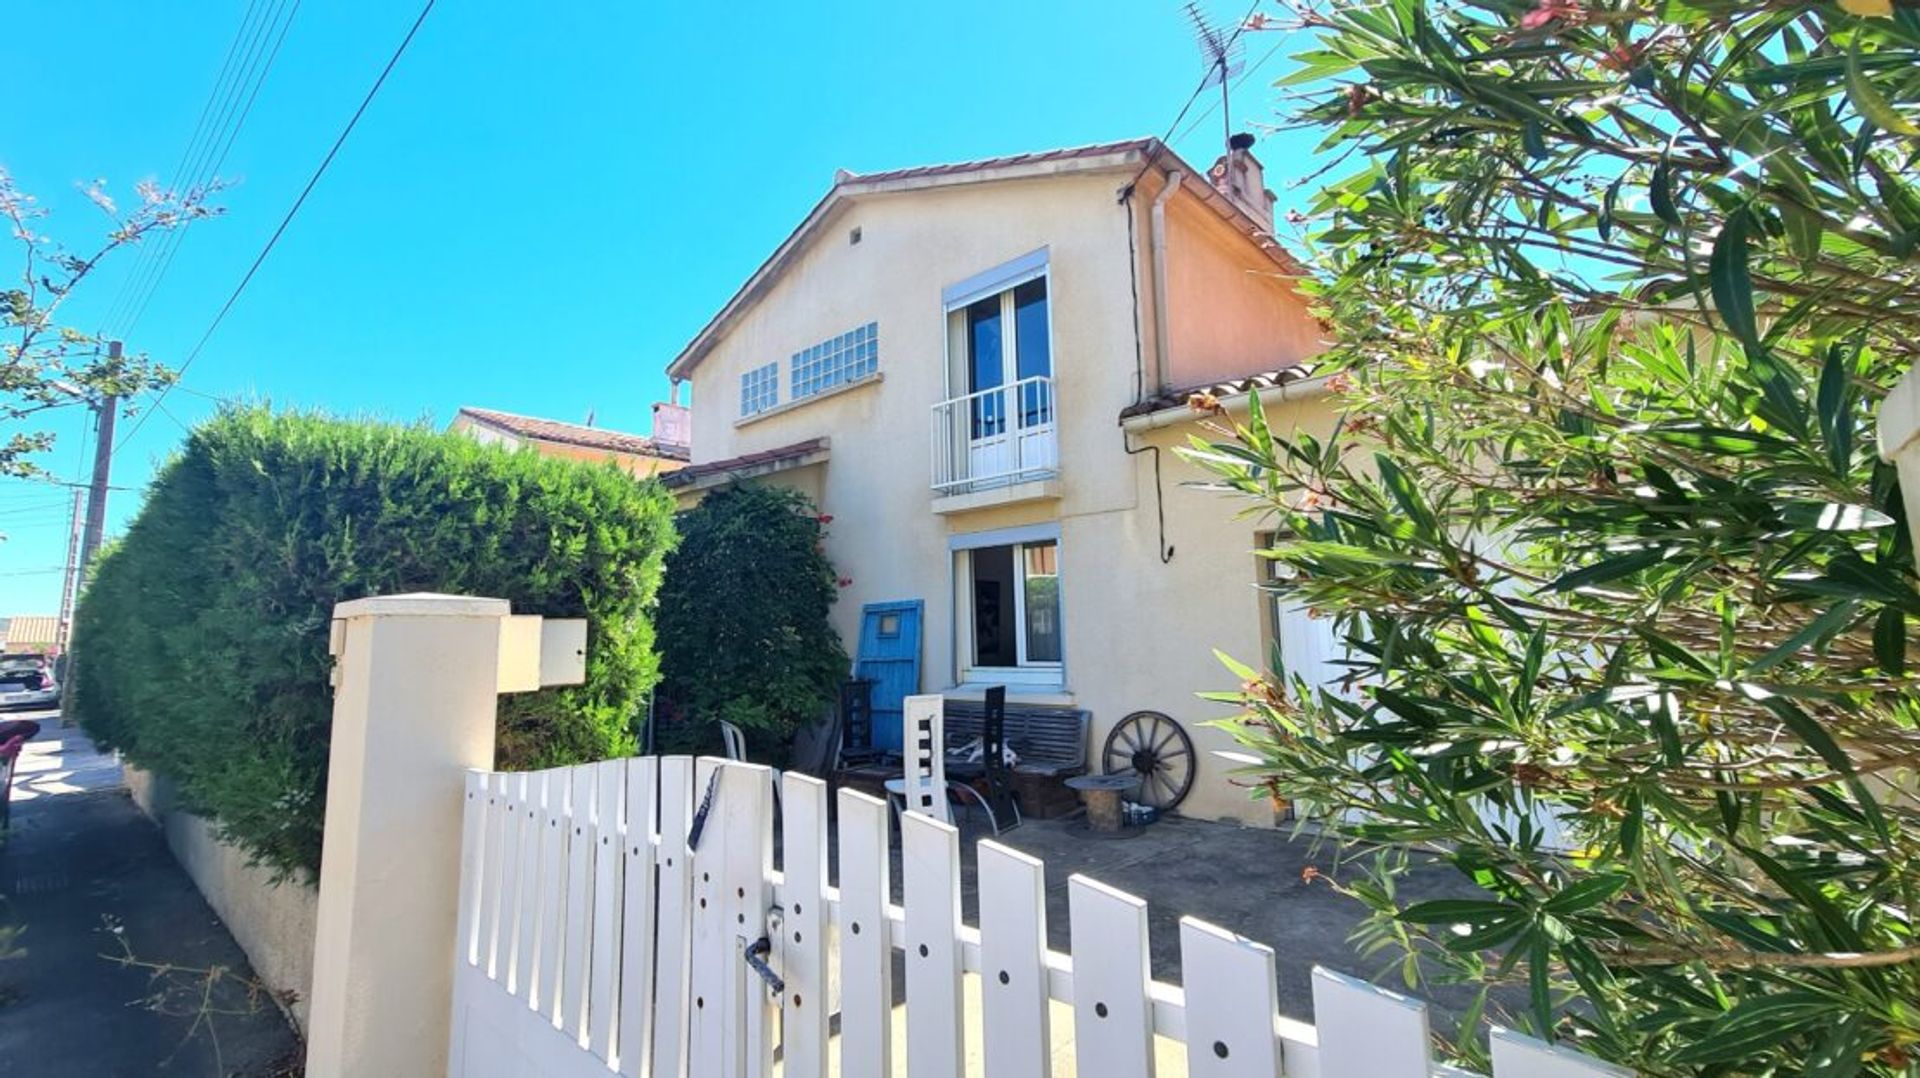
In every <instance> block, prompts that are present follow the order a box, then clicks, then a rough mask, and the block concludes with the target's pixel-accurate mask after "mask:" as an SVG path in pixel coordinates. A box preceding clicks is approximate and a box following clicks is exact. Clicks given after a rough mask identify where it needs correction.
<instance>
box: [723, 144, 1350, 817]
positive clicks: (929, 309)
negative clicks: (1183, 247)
mask: <svg viewBox="0 0 1920 1078" xmlns="http://www.w3.org/2000/svg"><path fill="white" fill-rule="evenodd" d="M1127 179H1128V175H1126V174H1121V173H1093V174H1077V175H1063V176H1056V177H1050V178H1046V179H1029V180H1020V181H1012V182H1006V183H997V184H979V185H971V186H960V187H952V188H945V189H936V190H927V191H919V192H913V193H902V194H888V195H876V196H868V197H866V198H863V199H860V200H857V201H855V202H854V203H852V204H851V205H850V206H849V207H848V208H847V209H845V210H844V211H843V212H841V213H840V214H839V215H838V216H837V217H836V218H835V219H832V220H829V221H828V222H827V223H826V224H825V225H824V227H822V228H821V229H820V230H819V232H818V233H817V235H816V238H815V239H814V240H813V242H812V243H811V244H810V245H809V246H808V248H807V249H805V250H803V251H802V252H801V253H800V254H799V256H798V257H797V258H796V259H795V260H794V261H793V262H792V263H791V264H790V265H789V266H788V268H787V269H786V270H785V272H784V273H782V274H781V275H779V277H778V278H777V279H776V280H775V281H774V283H773V284H772V285H771V286H770V287H769V289H768V290H767V291H766V293H765V294H764V295H763V296H762V297H761V298H760V300H759V302H757V303H756V304H754V305H752V306H751V307H749V308H748V309H747V310H746V311H745V312H744V314H742V315H741V316H740V317H739V318H738V319H737V321H736V323H735V324H734V325H733V326H731V327H730V328H729V329H728V331H727V332H726V333H725V334H724V335H723V336H722V337H721V339H720V340H719V341H718V343H717V344H716V346H715V347H714V349H713V350H712V352H710V353H709V354H708V355H707V356H706V357H705V358H704V359H703V360H702V361H701V363H700V365H699V366H698V367H697V368H696V369H695V370H694V372H693V374H692V379H691V380H692V383H693V389H694V392H693V400H694V407H695V408H696V410H697V411H698V412H699V414H698V416H697V417H696V422H695V424H694V443H693V462H694V464H695V465H698V464H700V463H702V462H706V461H712V460H720V459H726V458H729V457H734V456H738V455H740V454H745V453H752V452H758V451H763V450H768V449H774V448H778V447H780V446H785V445H790V444H793V443H795V442H799V441H803V440H805V439H808V438H814V437H820V436H826V437H828V438H830V439H831V450H830V452H831V456H830V459H829V460H828V461H827V462H826V463H825V464H823V465H816V466H810V467H807V468H801V469H795V470H793V471H789V472H784V473H778V474H775V475H772V476H769V477H768V478H767V479H765V480H762V481H765V482H774V483H780V484H783V485H789V486H796V487H799V488H800V489H803V490H806V491H807V492H808V493H809V494H810V495H812V496H813V497H814V498H815V499H816V501H818V502H819V504H820V506H821V509H822V511H823V512H826V513H829V514H831V515H832V516H833V522H832V524H831V526H830V528H829V531H830V538H829V554H830V556H831V557H832V559H833V562H834V564H835V566H836V568H837V570H838V571H839V574H840V575H841V576H842V577H843V578H848V579H850V581H851V583H850V584H848V585H847V586H846V587H845V589H844V590H843V592H842V593H841V598H840V602H839V604H838V605H837V607H836V609H835V611H834V624H835V627H836V628H837V629H838V630H839V632H840V633H841V635H842V638H843V639H845V640H846V641H847V642H848V649H849V651H852V650H853V648H854V646H855V644H856V642H857V640H858V638H859V622H860V611H861V607H862V605H863V604H866V603H870V602H877V601H883V600H897V599H921V600H923V601H924V602H925V603H926V618H925V629H924V640H923V648H924V651H923V656H922V688H923V690H924V691H929V692H938V691H942V690H946V689H949V688H952V687H953V686H954V684H955V681H956V677H957V664H958V656H957V654H956V650H957V649H956V640H955V595H954V579H953V565H954V557H953V554H952V553H951V551H950V549H949V546H950V544H949V539H950V537H951V536H955V535H961V534H964V533H971V532H981V531H990V530H994V529H1000V528H1008V527H1016V526H1021V525H1028V524H1043V523H1057V525H1058V527H1059V529H1060V551H1059V564H1060V574H1061V584H1060V591H1061V596H1062V612H1061V617H1062V621H1063V624H1064V629H1065V634H1064V667H1065V673H1064V681H1065V684H1064V696H1065V697H1066V698H1069V699H1070V700H1071V702H1072V703H1074V704H1076V705H1077V706H1081V707H1085V708H1087V709H1088V710H1089V711H1090V712H1091V713H1092V716H1093V744H1092V747H1091V749H1090V753H1092V754H1094V755H1095V756H1096V760H1095V768H1096V769H1097V768H1098V763H1097V752H1098V748H1099V746H1100V743H1101V741H1102V740H1103V739H1104V738H1105V736H1106V733H1107V731H1108V730H1109V729H1110V728H1111V726H1112V724H1113V723H1115V722H1116V721H1118V720H1119V719H1121V718H1122V717H1123V716H1125V715H1126V714H1128V713H1130V712H1133V711H1137V710H1142V709H1152V710H1158V711H1164V712H1166V713H1168V714H1170V715H1173V716H1175V717H1176V718H1178V719H1179V720H1180V721H1181V722H1182V723H1183V724H1184V725H1186V726H1187V728H1188V730H1189V731H1190V732H1191V733H1192V735H1193V737H1194V739H1195V741H1196V743H1197V746H1198V747H1199V748H1200V750H1201V755H1202V770H1201V774H1200V777H1199V780H1198V781H1197V782H1196V785H1195V788H1194V791H1193V793H1192V795H1191V796H1190V797H1189V798H1188V800H1187V801H1186V803H1185V804H1184V805H1183V806H1182V809H1181V811H1182V812H1184V813H1186V814H1189V815H1194V816H1200V817H1233V818H1237V819H1241V820H1244V821H1247V822H1250V823H1263V824H1264V823H1271V822H1272V818H1273V815H1272V811H1271V809H1270V808H1269V807H1268V805H1267V804H1266V802H1265V801H1264V800H1258V799H1250V798H1249V797H1248V794H1247V791H1246V790H1244V789H1240V788H1237V787H1235V786H1233V785H1231V784H1230V783H1229V782H1228V781H1227V778H1226V774H1225V772H1226V771H1227V769H1228V767H1229V766H1230V765H1227V764H1224V763H1222V762H1221V761H1219V760H1216V759H1214V758H1213V757H1211V756H1210V755H1209V754H1208V750H1210V749H1218V748H1225V747H1227V746H1228V745H1229V744H1230V742H1231V739H1230V738H1229V737H1228V736H1227V735H1226V734H1225V733H1224V732H1222V731H1218V730H1214V729H1211V728H1206V727H1202V726H1201V725H1200V724H1201V723H1202V722H1204V721H1205V720H1208V719H1211V718H1216V717H1220V716H1221V715H1222V714H1224V713H1223V712H1222V711H1221V710H1220V709H1219V708H1218V706H1217V705H1211V704H1205V703H1203V702H1201V701H1198V700H1196V699H1195V697H1194V694H1195V693H1196V692H1199V691H1202V690H1206V689H1215V688H1220V687H1222V686H1223V685H1231V683H1232V678H1231V676H1230V675H1228V674H1226V672H1225V671H1224V670H1222V669H1221V667H1220V666H1219V664H1218V663H1217V662H1216V661H1215V660H1214V658H1213V654H1212V649H1213V648H1215V647H1220V648H1222V649H1223V650H1226V651H1227V652H1229V653H1231V654H1234V655H1236V656H1241V657H1244V658H1248V659H1256V660H1257V659H1258V657H1259V655H1260V652H1261V643H1260V641H1261V618H1262V617H1263V616H1264V615H1263V609H1264V608H1263V606H1262V605H1261V604H1262V600H1261V599H1260V597H1259V596H1258V594H1257V593H1256V592H1255V590H1254V588H1253V581H1254V574H1255V564H1254V558H1253V556H1252V553H1251V550H1252V546H1253V536H1254V533H1255V531H1256V526H1255V525H1254V524H1253V523H1251V522H1248V521H1240V520H1236V519H1234V517H1235V514H1236V513H1237V512H1238V511H1239V510H1240V509H1241V508H1242V505H1241V504H1238V503H1235V502H1233V501H1232V500H1230V499H1227V498H1225V497H1223V496H1221V495H1218V494H1213V493H1207V492H1200V491H1195V490H1191V489H1187V488H1184V487H1182V486H1181V484H1182V483H1183V482H1185V481H1190V480H1196V479H1199V478H1201V476H1200V473H1199V472H1198V471H1197V470H1196V469H1194V468H1192V467H1191V466H1189V465H1188V464H1186V463H1185V462H1183V461H1180V460H1178V459H1176V458H1175V457H1174V456H1173V455H1172V454H1171V453H1170V452H1167V453H1164V454H1163V459H1162V462H1161V467H1162V480H1163V482H1162V483H1161V493H1162V494H1163V495H1164V497H1165V499H1166V515H1167V531H1168V539H1169V541H1170V542H1172V543H1173V544H1174V546H1175V547H1176V554H1175V557H1174V559H1173V561H1172V562H1171V563H1167V564H1163V563H1162V562H1161V560H1160V557H1159V553H1158V552H1159V549H1160V547H1159V537H1158V525H1157V521H1156V503H1155V499H1156V491H1155V483H1154V475H1153V464H1152V458H1151V455H1150V454H1145V453H1142V454H1138V455H1135V456H1129V455H1127V454H1126V452H1125V451H1124V448H1123V441H1122V431H1121V428H1120V426H1119V423H1118V416H1119V413H1120V411H1121V409H1122V408H1124V407H1126V406H1127V405H1128V404H1130V403H1132V402H1133V400H1134V399H1135V379H1136V375H1135V355H1136V353H1135V316H1134V307H1133V302H1134V301H1133V286H1132V282H1131V281H1130V280H1129V273H1128V257H1129V255H1128V236H1127V221H1126V216H1125V214H1126V212H1127V211H1126V210H1124V209H1122V208H1121V207H1120V206H1119V205H1117V204H1116V200H1115V194H1116V192H1117V190H1118V189H1119V187H1120V186H1121V185H1122V184H1123V183H1125V181H1126V180H1127ZM1143 197H1146V196H1144V195H1143ZM1141 201H1142V198H1136V200H1135V208H1136V212H1139V213H1140V217H1139V218H1138V219H1137V221H1136V229H1138V230H1139V231H1138V233H1137V235H1136V240H1135V242H1136V246H1137V249H1138V251H1139V257H1140V258H1141V259H1142V260H1143V262H1142V264H1141V271H1140V272H1141V279H1140V292H1141V303H1142V304H1143V305H1146V304H1150V303H1151V298H1150V291H1151V290H1150V288H1149V286H1148V279H1147V276H1146V274H1147V272H1148V271H1147V269H1146V264H1145V262H1144V259H1145V258H1146V257H1147V255H1146V247H1147V239H1146V233H1145V213H1144V210H1143V209H1141V208H1140V203H1141ZM856 226H857V227H858V228H859V229H860V234H861V241H860V242H859V243H858V244H851V243H849V242H848V234H849V231H850V230H851V229H852V228H854V227H856ZM1197 242H1198V241H1196V243H1197ZM1041 247H1045V248H1046V249H1047V251H1048V298H1049V305H1050V308H1051V310H1050V314H1051V319H1052V326H1053V330H1052V365H1053V374H1054V378H1055V401H1056V407H1057V414H1058V425H1059V456H1060V461H1061V465H1060V469H1059V485H1060V497H1059V498H1057V499H1053V500H1042V501H1031V502H1025V503H1021V504H1016V505H1007V506H1001V507H996V508H990V509H981V510H975V511H970V512H965V513H957V514H948V515H941V514H937V513H935V512H934V511H933V502H934V499H933V495H932V492H931V490H930V483H931V463H930V455H931V439H932V422H933V418H932V407H933V405H935V404H936V403H938V402H940V401H942V400H946V399H948V398H949V397H951V396H955V395H958V391H949V389H948V385H947V357H946V349H947V340H946V337H947V320H946V313H945V310H944V308H943V305H942V301H941V291H942V289H943V288H945V287H947V286H949V285H952V284H955V283H956V282H959V281H962V280H965V279H967V278H969V277H972V276H973V275H975V274H978V273H980V272H982V271H985V270H988V269H991V268H993V267H995V266H998V265H1000V264H1002V263H1005V262H1008V261H1010V260H1012V259H1015V258H1018V257H1020V256H1022V255H1025V254H1028V253H1029V252H1032V251H1034V250H1036V249H1039V248H1041ZM1176 250H1178V248H1176ZM1197 250H1198V248H1197V247H1189V248H1188V256H1189V257H1192V256H1193V255H1194V252H1195V251H1197ZM1176 257H1177V256H1176ZM1269 287H1271V285H1269ZM1170 302H1173V301H1170ZM1302 311H1304V309H1302ZM1146 318H1147V325H1146V326H1145V328H1144V333H1145V341H1144V342H1143V348H1144V349H1145V350H1146V351H1147V355H1146V362H1147V364H1148V367H1149V375H1148V383H1149V391H1151V389H1152V387H1153V382H1154V376H1153V374H1152V373H1151V372H1152V371H1153V369H1154V367H1153V363H1154V357H1153V356H1152V354H1151V349H1152V340H1153V330H1152V324H1151V312H1150V310H1149V312H1148V314H1147V315H1146ZM868 322H878V323H879V339H880V360H879V371H880V380H879V381H877V382H872V383H869V384H866V385H863V386H860V387H857V388H854V389H850V390H845V391H842V392H839V393H837V394H834V395H830V396H825V397H822V398H819V399H815V400H812V401H811V402H809V403H806V404H804V405H801V406H798V407H787V405H789V402H790V401H791V399H792V398H791V392H790V390H791V383H790V378H791V373H790V363H789V357H790V356H791V355H792V354H793V353H794V352H795V351H798V350H800V349H802V348H804V347H806V346H808V345H811V344H814V343H816V342H819V341H822V340H825V339H827V338H829V337H832V336H834V335H837V334H839V333H843V332H846V331H848V330H850V329H853V328H855V327H858V326H862V325H865V324H866V323H868ZM1176 325H1177V324H1176ZM1262 358H1263V360H1264V358H1265V357H1262ZM774 360H778V361H779V362H780V405H781V406H782V407H781V409H780V410H778V411H776V412H774V413H772V414H768V415H764V416H761V417H759V418H755V419H750V420H748V421H746V422H744V423H742V422H737V420H739V414H738V409H739V401H740V375H741V373H742V372H743V371H746V370H749V369H752V368H755V367H759V366H763V365H765V364H766V363H768V362H770V361H774ZM1253 369H1257V368H1256V367H1249V368H1248V371H1249V372H1250V371H1251V370H1253ZM1276 423H1277V424H1296V423H1297V424H1302V425H1305V426H1308V427H1312V428H1315V429H1321V430H1324V429H1326V428H1330V427H1331V425H1332V419H1331V415H1330V412H1329V410H1328V409H1327V408H1326V406H1325V405H1324V404H1311V403H1302V404H1298V405H1292V406H1289V407H1288V408H1287V409H1286V410H1285V411H1284V414H1283V415H1280V416H1276ZM1134 441H1135V444H1136V445H1137V444H1143V442H1152V443H1153V444H1158V445H1161V446H1162V447H1164V448H1170V447H1172V446H1173V445H1176V444H1184V441H1185V434H1184V431H1183V430H1181V429H1180V428H1170V429H1166V430H1161V431H1156V432H1153V433H1152V434H1150V435H1147V436H1144V439H1143V438H1140V437H1136V438H1135V440H1134ZM1014 695H1015V699H1019V698H1021V693H1020V692H1019V691H1018V690H1015V694H1014ZM1028 695H1030V696H1031V697H1032V698H1034V699H1044V700H1060V699H1061V698H1062V694H1061V693H1059V692H1052V693H1048V692H1044V691H1035V692H1034V693H1031V694H1028Z"/></svg>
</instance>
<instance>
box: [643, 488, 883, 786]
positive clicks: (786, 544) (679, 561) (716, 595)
mask: <svg viewBox="0 0 1920 1078" xmlns="http://www.w3.org/2000/svg"><path fill="white" fill-rule="evenodd" d="M824 523H825V522H824V520H823V519H822V518H821V517H820V516H819V514H818V512H817V511H816V510H815V508H814V506H813V504H812V503H811V502H810V501H808V500H807V498H806V496H805V495H802V494H799V493H798V492H795V491H792V490H785V489H781V488H777V487H766V486H744V485H740V486H732V487H727V488H724V489H721V490H717V491H715V492H713V493H712V494H709V495H708V496H707V498H706V500H704V501H702V502H701V503H700V504H699V505H698V506H696V507H694V508H693V509H691V510H689V511H687V512H686V513H683V514H681V517H680V530H681V534H682V536H683V537H684V542H682V543H681V545H680V547H679V549H678V550H676V551H674V553H673V555H672V556H671V557H670V558H668V560H667V581H666V586H665V587H664V588H663V589H662V591H661V594H660V618H659V620H660V640H661V645H660V649H661V667H662V677H663V680H662V683H661V688H660V694H661V697H662V699H663V700H664V701H665V702H666V704H667V707H666V708H664V709H662V715H663V723H662V727H661V737H662V744H663V746H667V747H675V748H689V747H692V748H702V749H707V750H712V749H713V748H715V747H717V746H718V744H719V738H718V736H717V735H716V734H714V733H713V725H714V723H716V722H718V721H720V720H723V719H724V720H726V721H728V722H732V723H735V724H737V725H739V726H740V727H741V728H742V729H743V730H745V731H746V732H747V735H748V737H749V739H750V740H751V741H753V742H754V747H755V751H756V755H762V754H764V755H767V756H770V757H773V758H775V759H780V758H783V757H784V756H785V754H786V749H787V745H788V742H789V741H790V740H791V738H792V736H793V732H794V730H796V729H798V728H799V727H801V726H804V725H806V724H807V723H810V722H812V721H814V720H815V719H817V718H819V717H820V714H821V711H822V709H823V708H825V707H826V706H827V705H828V703H829V702H830V701H832V700H833V699H834V697H835V694H836V693H837V691H838V687H839V684H840V681H841V679H842V678H845V677H846V676H847V653H846V649H845V648H843V647H841V644H840V637H839V636H838V635H837V634H836V633H835V632H834V631H833V626H832V625H830V624H829V623H828V621H827V613H828V611H829V609H830V608H831V607H832V606H833V603H834V600H835V599H837V598H838V597H839V590H838V587H837V585H836V582H835V578H834V572H833V565H832V564H831V563H830V562H828V561H827V556H826V554H825V553H823V552H822V550H821V541H822V538H823V532H824Z"/></svg>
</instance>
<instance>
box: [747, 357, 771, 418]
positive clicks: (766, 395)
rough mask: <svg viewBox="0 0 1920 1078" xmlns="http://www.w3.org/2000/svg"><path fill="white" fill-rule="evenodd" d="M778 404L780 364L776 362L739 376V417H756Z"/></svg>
mask: <svg viewBox="0 0 1920 1078" xmlns="http://www.w3.org/2000/svg"><path fill="white" fill-rule="evenodd" d="M779 403H780V364H779V362H778V361H775V362H773V363H769V364H767V365H766V366H764V367H755V368H754V369H752V370H750V371H748V372H746V373H745V374H742V375H741V376H740V416H741V418H743V419H744V418H746V417H747V416H750V415H757V414H759V413H761V412H764V411H766V410H767V409H769V408H772V407H773V406H774V405H776V404H779Z"/></svg>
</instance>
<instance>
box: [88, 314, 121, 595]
mask: <svg viewBox="0 0 1920 1078" xmlns="http://www.w3.org/2000/svg"><path fill="white" fill-rule="evenodd" d="M120 349H121V344H120V342H119V341H108V342H107V358H108V359H109V360H113V361H115V362H116V364H117V362H118V360H119V359H120ZM95 409H96V413H97V416H98V422H96V423H95V424H94V426H95V427H96V428H97V430H96V433H95V437H94V443H93V486H92V488H91V489H90V490H89V491H88V492H87V531H86V536H85V537H84V538H83V539H82V541H81V545H80V578H81V579H82V580H85V579H86V575H87V566H88V565H89V564H91V563H92V562H93V555H94V554H95V553H96V552H97V551H99V549H100V540H101V538H102V537H103V535H104V534H105V532H106V530H107V481H108V479H109V478H110V477H111V476H112V474H113V424H114V420H116V419H117V418H119V415H120V398H119V397H117V396H115V395H113V394H112V393H109V394H107V395H106V396H105V397H102V398H101V399H100V403H99V404H98V405H95Z"/></svg>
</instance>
